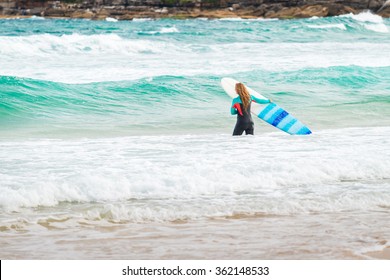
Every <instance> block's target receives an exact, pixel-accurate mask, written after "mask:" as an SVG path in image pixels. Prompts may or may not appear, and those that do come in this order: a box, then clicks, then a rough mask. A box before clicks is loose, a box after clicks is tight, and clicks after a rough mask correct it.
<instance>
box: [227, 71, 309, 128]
mask: <svg viewBox="0 0 390 280" xmlns="http://www.w3.org/2000/svg"><path fill="white" fill-rule="evenodd" d="M237 83H239V82H238V81H236V80H234V79H231V78H223V79H222V80H221V85H222V88H223V89H224V90H225V91H226V93H227V94H228V95H229V96H230V97H231V98H236V97H237V96H238V94H237V93H236V89H235V87H236V84H237ZM246 88H247V89H248V91H249V93H250V94H251V95H253V96H255V97H257V98H260V99H268V98H266V97H264V96H263V95H261V94H260V93H258V92H256V91H255V90H253V89H251V88H249V87H247V86H246ZM251 113H252V114H254V115H256V116H257V117H259V118H260V119H262V120H263V121H265V122H267V123H269V124H270V125H272V126H274V127H276V128H278V129H280V130H282V131H284V132H287V133H288V134H291V135H306V134H311V131H310V129H309V128H308V127H307V126H306V125H304V124H303V123H301V122H300V121H299V120H298V119H297V118H295V117H294V116H292V115H291V114H290V113H288V112H287V111H286V110H284V109H283V108H281V107H280V106H279V105H277V104H276V103H274V102H271V103H268V104H258V103H255V102H252V105H251Z"/></svg>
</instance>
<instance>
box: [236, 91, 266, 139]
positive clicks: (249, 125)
mask: <svg viewBox="0 0 390 280" xmlns="http://www.w3.org/2000/svg"><path fill="white" fill-rule="evenodd" d="M252 102H256V103H259V104H266V103H270V102H271V100H269V99H260V98H257V97H255V96H253V95H251V102H250V103H249V106H248V108H247V109H246V110H244V108H243V105H242V101H241V98H240V97H239V96H237V97H236V98H233V100H232V107H230V113H231V114H232V115H236V114H237V123H236V126H235V127H234V131H233V136H234V135H242V133H243V132H244V131H245V134H251V135H253V132H254V124H253V120H252V116H251V103H252Z"/></svg>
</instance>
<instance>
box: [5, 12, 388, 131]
mask: <svg viewBox="0 0 390 280" xmlns="http://www.w3.org/2000/svg"><path fill="white" fill-rule="evenodd" d="M388 29H389V20H387V19H382V18H380V17H378V16H374V15H371V14H361V15H356V16H352V15H347V16H341V17H334V18H321V19H315V18H312V19H305V20H290V21H274V20H271V21H267V20H182V21H179V20H169V19H165V20H149V21H140V20H138V21H124V22H107V21H98V22H95V21H86V20H73V19H72V20H45V19H40V18H32V19H20V20H2V21H1V25H0V44H1V46H2V48H1V50H0V51H1V52H0V55H1V60H2V67H1V69H0V75H1V77H0V83H1V88H2V90H1V92H0V94H1V96H0V97H1V101H2V102H1V104H0V106H1V107H0V109H1V111H0V116H1V119H0V122H1V124H2V126H4V127H6V128H9V129H7V130H3V129H2V130H1V132H0V133H1V134H0V135H1V136H5V137H7V136H13V135H19V136H23V137H25V136H37V135H38V136H42V133H43V134H44V135H46V136H48V137H51V136H55V137H57V136H58V137H61V136H63V135H61V134H64V135H69V133H70V134H72V135H73V134H74V135H77V136H83V135H85V136H89V135H102V134H107V135H110V134H113V135H144V134H170V133H179V134H183V133H200V132H205V133H209V132H212V131H217V132H220V133H224V132H226V133H227V132H229V131H230V130H231V126H232V119H231V118H229V116H228V115H227V114H226V112H227V111H228V108H227V106H228V105H227V104H229V100H228V97H227V96H225V93H224V92H223V90H222V89H221V87H220V85H219V80H220V79H221V78H222V77H224V76H230V77H234V78H236V79H238V80H242V81H244V82H246V83H247V84H248V85H250V86H251V87H252V88H255V89H257V90H258V91H260V92H261V93H262V94H263V95H265V96H267V97H270V98H272V99H273V100H274V101H275V102H277V103H278V104H279V105H281V106H283V107H285V108H286V109H287V110H289V111H290V112H291V113H293V114H295V115H296V116H297V117H299V118H301V119H302V120H303V121H304V122H305V123H307V125H310V126H311V127H312V128H313V129H314V131H316V130H319V129H327V128H328V129H330V128H335V127H350V126H371V125H375V126H382V125H384V126H387V125H389V123H390V114H385V113H384V112H385V111H386V110H388V109H389V102H390V101H389V95H388V91H389V84H390V83H389V76H390V68H389V64H390V61H389V57H388V55H387V54H388V53H389V46H390V44H389V43H390V37H389V31H388ZM351 115H353V118H352V117H351ZM374 119H375V121H374ZM80 120H82V121H80ZM42 123H44V126H42ZM97 123H99V125H96V124H97ZM37 126H38V127H37ZM11 128H12V129H11ZM264 129H265V130H266V131H267V130H268V127H265V128H264Z"/></svg>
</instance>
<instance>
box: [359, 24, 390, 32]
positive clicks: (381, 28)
mask: <svg viewBox="0 0 390 280" xmlns="http://www.w3.org/2000/svg"><path fill="white" fill-rule="evenodd" d="M364 27H365V28H366V29H368V30H372V31H375V32H380V33H389V29H388V28H387V26H386V25H385V24H383V23H381V24H364Z"/></svg>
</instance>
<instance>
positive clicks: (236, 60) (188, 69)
mask: <svg viewBox="0 0 390 280" xmlns="http://www.w3.org/2000/svg"><path fill="white" fill-rule="evenodd" d="M171 31H172V32H175V31H174V29H171ZM366 50H370V51H366ZM383 53H390V45H389V44H387V43H383V44H381V43H375V42H372V43H368V42H356V43H354V44H350V43H334V42H318V43H256V42H254V43H250V42H246V43H244V42H236V43H222V44H221V43H216V44H197V43H188V42H186V43H180V42H175V41H172V42H171V41H162V40H153V39H152V40H142V39H125V38H122V37H120V36H118V35H115V34H109V35H90V36H87V35H80V34H72V35H62V36H54V35H49V34H44V35H32V36H25V37H8V36H7V37H6V36H1V37H0V59H1V61H2V67H1V68H0V75H4V76H6V75H8V76H18V77H28V78H34V79H43V80H50V81H56V82H66V83H87V82H100V81H118V80H134V79H141V78H147V77H155V76H161V75H179V76H183V75H187V76H191V75H199V74H207V75H208V74H211V75H228V74H230V73H236V72H240V71H249V70H252V69H264V70H272V71H275V70H286V71H288V70H298V69H302V68H310V67H325V68H326V67H332V66H346V65H356V66H362V67H386V66H390V58H388V57H387V56H385V57H384V56H383ZM227 58H229V59H227ZM20 65H23V67H20Z"/></svg>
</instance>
